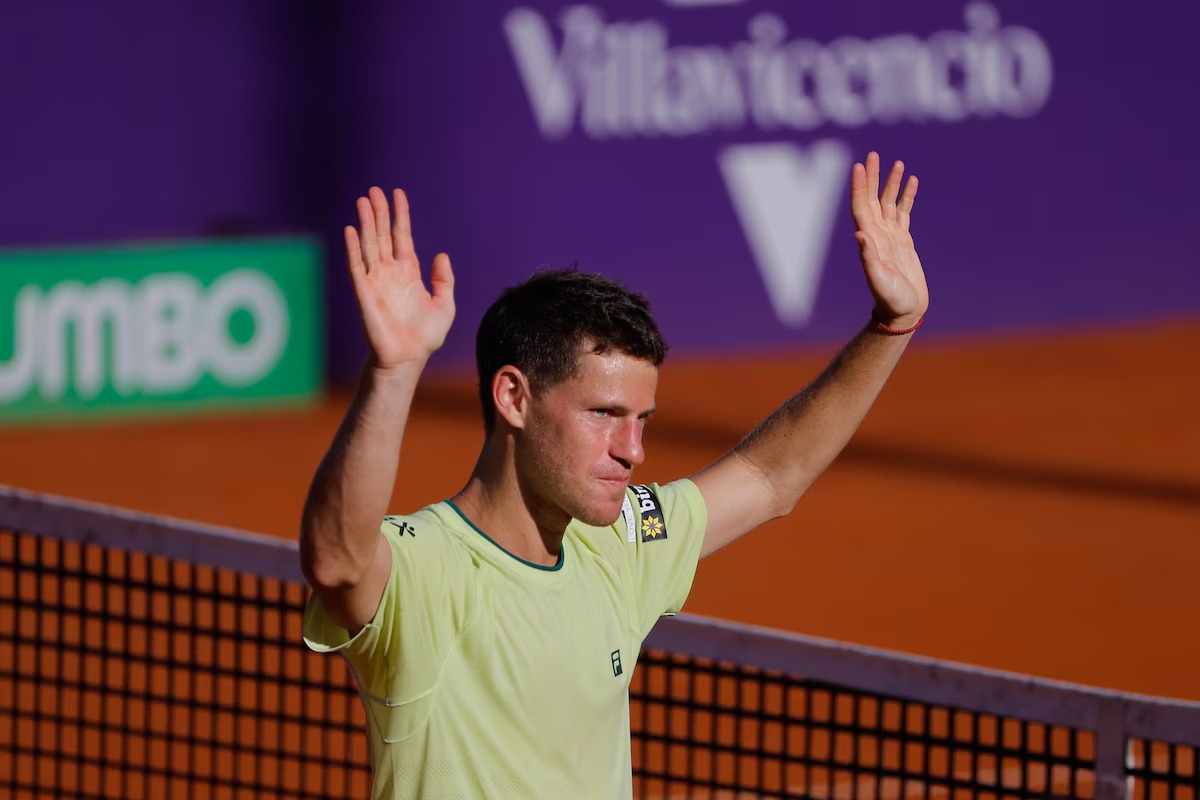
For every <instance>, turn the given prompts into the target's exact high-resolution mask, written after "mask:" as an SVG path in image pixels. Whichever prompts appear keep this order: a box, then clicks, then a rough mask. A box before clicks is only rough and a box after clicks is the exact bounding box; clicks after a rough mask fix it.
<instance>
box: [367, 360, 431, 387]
mask: <svg viewBox="0 0 1200 800" xmlns="http://www.w3.org/2000/svg"><path fill="white" fill-rule="evenodd" d="M428 360H429V359H428V358H417V359H411V360H408V361H398V362H396V363H392V364H386V365H385V364H380V363H379V361H378V360H377V359H376V358H375V357H374V356H371V357H370V358H368V359H367V365H366V372H367V375H368V376H369V377H370V378H371V379H373V380H374V381H376V382H379V383H395V382H401V383H407V382H410V381H415V380H416V379H417V378H419V377H420V376H421V373H422V372H424V370H425V363H426V362H427V361H428Z"/></svg>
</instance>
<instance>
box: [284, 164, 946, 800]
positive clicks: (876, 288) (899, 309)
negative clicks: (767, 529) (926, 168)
mask: <svg viewBox="0 0 1200 800" xmlns="http://www.w3.org/2000/svg"><path fill="white" fill-rule="evenodd" d="M879 177H880V168H879V157H878V156H877V155H876V154H875V153H871V154H870V155H869V156H868V157H867V159H866V163H865V165H864V164H855V166H854V169H853V172H852V175H851V210H852V212H853V216H854V219H855V222H856V224H857V227H858V232H857V233H856V238H857V239H858V242H859V251H860V257H861V260H862V263H863V267H864V271H865V273H866V276H867V284H868V286H869V288H870V291H871V294H872V295H873V297H874V310H873V314H872V319H871V321H870V322H869V323H867V324H866V326H865V327H864V328H863V329H862V330H861V331H860V332H859V333H858V335H857V336H855V337H854V339H853V340H852V341H851V342H850V343H849V344H848V345H847V346H846V347H845V348H843V350H842V351H841V352H840V353H839V354H838V355H837V357H836V358H835V359H834V360H833V362H832V363H831V364H830V365H829V367H828V368H827V369H826V370H825V371H824V372H823V373H822V374H821V376H820V377H818V378H817V379H816V380H815V381H814V382H813V383H812V384H811V385H810V386H808V387H807V388H805V389H804V390H803V391H801V392H800V393H799V394H797V395H795V396H794V397H792V398H791V399H790V400H788V401H787V402H786V403H784V405H783V406H781V407H780V408H779V409H778V410H777V411H776V412H775V413H773V414H772V415H771V416H770V417H768V418H767V419H766V420H764V421H763V423H762V424H760V425H759V426H758V427H757V428H756V429H755V430H754V431H753V432H752V433H750V434H749V435H748V436H747V437H746V439H745V440H744V441H742V443H741V444H739V445H738V446H737V447H736V448H734V450H733V451H731V452H730V453H729V454H727V455H726V456H724V457H723V458H721V459H720V460H718V461H717V462H716V463H714V464H712V465H711V466H709V467H707V468H706V469H704V470H702V471H701V472H699V473H697V474H696V475H694V476H692V478H691V479H684V480H679V481H676V482H673V483H669V484H666V485H662V486H659V485H652V486H629V485H628V484H629V481H630V477H631V474H632V471H633V468H634V467H635V466H636V465H637V464H639V463H641V462H642V460H643V457H644V453H643V450H642V430H643V427H644V425H645V424H646V420H647V418H648V417H649V416H650V415H651V414H652V413H653V411H654V397H655V388H656V385H657V380H658V367H659V365H660V364H661V362H662V359H663V356H664V355H665V351H666V346H665V344H663V342H662V338H661V336H660V335H659V333H658V330H657V327H656V326H655V325H654V321H653V319H652V318H651V317H650V314H649V311H648V308H647V305H646V303H645V301H644V299H643V298H641V296H640V295H634V294H631V293H630V292H628V291H626V290H625V289H624V288H623V287H621V286H620V285H619V284H616V283H615V282H612V281H609V280H607V279H604V278H601V277H599V276H593V275H586V274H583V273H577V272H571V271H564V272H551V273H543V274H540V275H536V276H534V277H533V278H531V279H530V280H529V281H526V282H525V283H524V284H521V285H519V286H517V287H513V288H511V289H509V290H508V291H506V292H505V293H504V295H502V296H501V298H500V299H499V300H498V301H497V302H496V304H495V305H493V307H492V308H491V309H490V310H489V311H488V313H487V315H485V318H484V320H483V322H482V324H481V326H480V329H479V335H478V341H477V355H478V366H479V370H480V374H479V380H480V397H481V400H482V402H483V408H484V420H485V441H484V444H483V447H482V450H481V452H480V455H479V459H478V461H477V462H476V464H475V468H474V470H473V472H472V473H471V476H470V478H469V480H468V481H467V484H466V486H465V487H464V488H463V489H462V491H460V492H459V493H458V494H457V495H455V496H454V497H453V498H452V499H451V500H447V501H445V502H442V503H436V504H434V505H431V506H428V507H427V508H424V509H421V510H420V511H418V512H416V513H414V514H411V515H407V516H391V517H389V516H385V515H386V514H387V506H388V503H389V500H390V496H391V491H392V486H393V483H394V480H395V477H396V470H397V467H398V463H399V453H400V444H401V439H402V436H403V432H404V425H405V422H406V421H407V418H408V413H409V407H410V403H411V400H412V396H413V391H414V389H415V387H416V384H417V379H418V377H419V376H420V373H421V370H422V368H423V367H424V365H425V362H426V360H427V359H428V358H429V356H430V355H431V354H432V353H433V352H434V351H435V350H436V349H437V348H438V347H439V346H440V345H441V344H442V341H443V340H444V338H445V336H446V333H447V331H448V330H449V327H450V323H451V320H452V318H453V316H454V299H453V292H454V276H453V273H452V271H451V267H450V261H449V259H448V258H447V257H446V255H445V254H440V255H438V256H437V257H436V258H435V259H434V260H433V265H432V270H431V275H430V289H429V290H426V288H425V286H424V284H423V282H422V279H421V275H420V270H419V267H418V264H417V260H416V257H415V255H414V252H413V244H412V236H411V233H410V229H409V216H408V208H407V201H406V199H405V196H404V195H403V193H402V192H400V191H399V190H397V191H396V192H395V196H394V201H393V203H394V209H395V224H394V227H393V226H392V225H391V223H390V222H389V216H390V215H389V208H388V203H387V199H386V197H385V196H384V194H383V192H382V191H381V190H380V189H378V188H372V189H371V191H370V193H369V197H368V198H359V200H358V216H359V228H358V230H355V229H354V228H352V227H348V228H347V229H346V232H345V234H346V251H347V257H348V261H349V269H350V277H351V279H352V281H353V283H354V288H355V292H356V295H357V298H358V302H359V306H360V309H361V312H362V318H363V323H364V327H365V330H366V334H367V339H368V341H369V343H370V349H371V357H370V361H369V363H368V366H367V368H366V369H365V370H364V374H363V378H362V383H361V385H360V387H359V390H358V393H357V395H356V397H355V399H354V401H353V403H352V405H351V407H350V409H349V410H348V412H347V414H346V418H345V421H344V422H343V424H342V426H341V428H340V429H339V431H338V433H337V435H336V437H335V438H334V441H333V443H332V445H331V447H330V450H329V452H328V454H327V455H326V457H325V459H324V460H323V461H322V463H321V465H320V467H319V468H318V470H317V474H316V476H315V478H314V480H313V484H312V488H311V490H310V492H309V496H308V501H307V504H306V507H305V510H304V518H303V527H302V531H301V542H300V544H301V557H302V561H303V568H304V574H305V576H306V577H307V578H308V581H309V583H310V584H311V586H312V588H313V597H312V599H311V600H310V603H309V608H308V610H307V612H306V617H305V641H306V642H307V643H308V644H309V646H310V647H313V648H314V649H316V650H322V651H339V652H341V653H343V654H344V655H345V657H346V658H347V660H348V661H349V663H350V666H351V668H352V669H353V671H354V673H355V677H356V679H357V681H358V684H359V688H360V692H361V695H362V700H363V704H364V707H365V709H366V716H367V720H368V735H369V738H370V744H371V763H372V766H373V769H374V785H373V790H372V797H374V798H377V799H378V798H411V797H426V798H432V797H437V798H452V797H453V798H492V797H496V798H527V797H528V798H533V797H537V798H543V797H545V798H606V799H607V798H613V797H630V796H631V795H632V778H631V769H630V741H629V715H628V694H627V689H628V685H629V679H630V676H631V674H632V672H633V665H634V662H635V660H636V657H637V654H638V651H639V650H640V647H641V643H642V640H643V639H644V638H645V636H646V635H647V633H648V632H649V630H650V628H651V627H652V626H653V624H654V622H655V620H656V619H658V617H660V616H662V615H664V614H671V613H675V612H676V611H678V610H679V609H680V608H681V607H682V605H683V602H684V599H685V598H686V596H687V594H688V591H689V589H690V587H691V582H692V577H693V575H694V573H695V568H696V563H697V560H698V559H699V558H702V557H704V556H706V555H708V554H710V553H713V552H715V551H716V550H718V549H720V548H721V547H724V546H725V545H727V544H729V543H730V542H732V541H734V540H735V539H737V538H738V537H740V536H741V535H742V534H744V533H746V532H748V531H750V530H752V529H754V528H756V527H758V526H759V525H761V524H762V523H764V522H766V521H768V520H770V519H773V518H775V517H779V516H782V515H784V514H787V513H788V512H789V511H790V510H791V509H792V508H793V506H794V505H795V504H796V502H797V501H798V500H799V499H800V497H801V495H803V494H804V492H805V490H807V488H808V487H809V486H810V485H811V484H812V482H813V481H814V480H816V478H817V476H818V475H820V474H821V472H822V471H824V470H825V468H826V467H827V466H828V465H829V464H830V463H831V462H832V461H833V459H834V458H835V456H836V455H837V454H838V452H839V451H840V450H841V449H842V447H843V446H844V445H845V444H846V442H847V441H848V440H849V439H850V436H851V435H852V433H853V432H854V430H855V429H856V428H857V427H858V425H859V423H860V422H861V421H862V419H863V417H864V416H865V415H866V413H867V410H868V409H869V408H870V406H871V404H872V402H873V401H874V399H875V397H876V396H877V395H878V393H879V391H880V389H881V388H882V387H883V384H884V381H885V380H886V379H887V377H888V375H889V374H890V373H891V371H892V369H893V368H894V366H895V365H896V363H897V361H898V360H899V358H900V355H901V353H902V352H903V350H904V348H905V346H906V344H907V341H908V339H909V338H910V336H909V334H911V332H912V331H913V330H915V329H916V328H917V327H918V326H919V325H920V322H921V320H922V318H923V315H924V312H925V309H926V306H927V305H928V292H927V289H926V286H925V278H924V273H923V271H922V268H921V263H920V261H919V259H918V258H917V254H916V250H915V248H914V246H913V241H912V237H911V236H910V235H909V232H908V230H909V214H910V212H911V211H912V207H913V202H914V200H915V198H916V192H917V182H916V179H915V178H909V180H908V182H907V184H905V186H904V190H903V192H901V181H902V178H903V165H902V164H900V163H899V162H897V163H896V164H895V166H893V168H892V170H891V172H890V173H889V175H888V177H887V180H886V183H885V185H884V186H883V188H882V193H881V192H880V189H879ZM381 520H383V523H382V525H381V524H380V521H381Z"/></svg>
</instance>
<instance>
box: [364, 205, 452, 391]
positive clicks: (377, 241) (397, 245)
mask: <svg viewBox="0 0 1200 800" xmlns="http://www.w3.org/2000/svg"><path fill="white" fill-rule="evenodd" d="M367 195H368V196H367V197H360V198H358V202H357V204H356V205H357V208H358V224H359V228H358V230H355V229H354V227H353V226H349V225H347V226H346V230H345V234H346V261H347V264H348V266H349V269H350V279H351V281H352V282H353V283H354V293H355V296H356V297H357V298H358V307H359V310H360V311H361V313H362V321H363V328H364V329H365V331H366V334H367V342H368V344H370V346H371V357H372V359H373V362H372V365H373V366H374V367H376V368H377V369H382V370H388V369H391V368H394V367H403V366H407V365H417V366H420V365H423V364H424V362H425V361H426V360H427V359H428V358H429V356H431V355H432V354H433V352H434V351H435V350H437V349H438V348H439V347H441V346H442V342H444V341H445V340H446V334H447V332H449V330H450V323H451V322H453V321H454V272H453V270H452V269H451V268H450V257H449V256H447V255H446V254H445V253H439V254H438V255H437V256H436V257H434V259H433V268H432V270H431V272H430V276H429V285H430V289H429V290H427V289H426V288H425V284H424V282H423V281H422V280H421V266H420V264H419V263H418V262H417V254H416V252H415V251H414V250H413V241H412V228H411V225H410V223H409V217H408V199H407V198H406V197H405V196H404V192H402V191H401V190H399V189H396V190H395V193H394V196H393V197H394V204H395V212H396V222H395V225H394V226H393V225H392V224H391V222H390V215H389V213H388V203H387V197H386V196H385V195H384V193H383V190H382V189H380V188H379V187H377V186H373V187H371V190H370V191H369V192H368V193H367Z"/></svg>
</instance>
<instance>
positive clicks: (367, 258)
mask: <svg viewBox="0 0 1200 800" xmlns="http://www.w3.org/2000/svg"><path fill="white" fill-rule="evenodd" d="M354 205H355V208H357V209H358V229H359V231H360V232H361V233H360V235H359V236H358V239H359V241H360V245H361V246H360V249H361V250H362V256H363V262H364V263H365V264H366V268H367V272H370V271H371V270H372V269H374V268H375V266H376V265H378V264H379V238H378V237H377V236H376V235H375V211H374V210H373V209H372V208H371V201H370V200H368V199H367V198H365V197H360V198H358V200H357V202H355V204H354Z"/></svg>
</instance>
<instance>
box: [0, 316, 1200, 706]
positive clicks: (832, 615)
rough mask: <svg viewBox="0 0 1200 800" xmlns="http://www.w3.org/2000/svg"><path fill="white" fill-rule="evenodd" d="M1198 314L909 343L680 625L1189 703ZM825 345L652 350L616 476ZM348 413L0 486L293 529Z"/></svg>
mask: <svg viewBox="0 0 1200 800" xmlns="http://www.w3.org/2000/svg"><path fill="white" fill-rule="evenodd" d="M1198 347H1200V324H1198V323H1197V322H1196V321H1194V320H1176V321H1159V322H1155V323H1152V324H1150V323H1148V324H1144V325H1140V326H1129V327H1126V328H1124V329H1121V330H1115V331H1113V330H1109V331H1104V332H1102V333H1091V334H1088V333H1072V334H1069V335H1068V334H1056V335H1054V336H1049V335H1033V334H1026V335H1024V336H1009V337H1006V338H1004V339H1002V340H1001V339H996V340H976V341H967V340H963V339H955V340H953V341H950V340H947V339H944V338H942V339H939V338H938V337H937V336H936V332H934V333H933V335H928V336H925V337H924V338H920V337H919V338H918V339H917V340H916V341H915V342H914V344H913V346H912V348H911V350H910V352H909V354H908V356H907V357H906V360H905V361H904V362H903V363H902V365H901V368H900V370H899V372H898V373H897V374H896V376H895V377H894V378H893V380H892V382H891V383H890V384H889V386H888V388H887V389H886V390H885V393H884V395H883V397H882V399H881V400H880V402H879V403H878V404H877V406H876V408H875V410H874V411H873V412H872V414H871V416H870V417H869V418H868V420H867V422H866V424H865V426H864V427H863V429H862V430H861V431H860V433H859V435H858V436H857V437H856V438H855V440H854V441H853V442H852V444H851V445H850V447H849V448H848V450H847V451H846V452H845V453H844V454H843V456H842V458H841V459H840V460H839V461H838V462H837V463H836V464H835V465H834V467H833V468H832V469H831V470H830V471H829V472H828V473H827V474H826V475H825V476H824V478H823V479H822V480H821V481H819V482H818V484H817V485H816V487H815V488H814V489H813V490H812V491H811V493H810V494H809V496H808V497H807V498H806V499H805V500H804V501H803V502H802V503H801V506H800V507H799V508H798V509H797V511H796V512H795V514H793V515H792V516H791V517H789V518H787V519H785V520H781V521H778V522H776V523H774V524H772V525H770V526H768V527H767V528H764V529H763V530H761V531H759V532H757V533H756V534H754V535H753V536H751V537H750V538H748V539H746V540H743V541H742V542H739V543H738V544H736V545H734V546H733V547H731V548H729V549H727V550H726V551H723V552H721V553H719V554H717V555H716V556H714V557H713V558H711V559H709V560H707V561H705V562H704V563H703V564H702V565H701V567H700V572H699V575H698V577H697V579H696V583H695V586H694V588H693V591H692V595H691V598H690V601H689V604H688V607H687V610H688V611H689V612H692V613H697V614H704V615H711V616H716V617H721V618H726V619H731V620H739V621H745V622H752V623H757V624H761V625H768V626H774V627H779V628H785V629H790V630H796V631H803V632H806V633H810V634H815V635H819V636H826V637H832V638H837V639H843V640H848V641H853V642H860V643H866V644H870V645H875V646H880V647H885V648H891V649H896V650H903V651H908V652H913V653H920V654H925V655H930V656H935V657H940V658H946V659H952V660H956V661H962V662H968V663H972V664H980V665H986V666H990V667H996V668H1001V669H1006V670H1012V671H1016V672H1023V673H1033V674H1037V675H1043V676H1048V677H1053V678H1059V679H1064V680H1069V681H1075V682H1080V683H1087V684H1093V685H1096V686H1103V687H1111V688H1117V689H1122V690H1126V691H1133V692H1141V693H1149V694H1159V695H1166V696H1172V697H1179V698H1188V699H1193V700H1200V682H1198V681H1197V680H1196V678H1195V674H1196V671H1195V665H1196V663H1197V662H1200V639H1198V637H1197V636H1196V635H1195V625H1196V620H1197V619H1198V618H1200V592H1198V591H1197V589H1196V587H1197V583H1196V578H1195V573H1196V569H1197V565H1200V457H1197V453H1198V452H1200V421H1198V419H1197V413H1196V412H1197V408H1198V406H1197V400H1196V398H1197V396H1200V373H1198V372H1197V370H1196V368H1195V352H1196V350H1197V348H1198ZM828 355H830V352H829V351H818V350H812V351H807V352H804V353H788V352H779V353H776V354H771V355H764V354H757V355H752V356H747V357H742V358H732V357H731V358H729V359H728V360H723V361H716V360H713V361H707V362H697V361H692V360H688V359H686V358H679V359H676V360H674V361H668V363H667V365H666V366H665V368H664V372H663V375H662V381H661V384H660V390H659V398H658V399H659V414H658V415H657V416H656V418H655V420H654V422H653V423H652V424H651V425H650V426H649V427H648V430H647V449H648V453H649V458H648V460H647V463H646V464H645V465H644V467H642V468H641V470H640V472H639V474H638V476H637V477H638V479H639V480H643V481H651V480H653V481H666V480H670V479H672V478H675V477H678V476H681V475H686V474H689V473H691V472H693V471H695V470H697V469H699V468H700V467H702V466H703V465H704V464H706V463H707V462H708V461H710V460H711V459H713V458H714V457H716V456H718V455H719V454H720V453H722V452H723V451H724V450H725V449H727V448H728V447H730V446H731V445H733V444H734V443H735V442H736V441H737V439H738V438H739V436H740V435H741V433H743V432H744V431H745V430H746V429H747V428H748V427H749V426H750V425H752V424H753V423H754V422H755V421H756V420H757V419H758V418H760V417H761V416H762V415H763V414H765V413H767V412H768V411H770V410H771V409H772V408H774V406H775V405H776V404H777V403H778V402H779V401H781V400H782V399H783V398H784V397H785V396H787V395H788V394H789V393H790V392H791V391H794V390H795V389H796V388H798V387H800V386H801V385H803V384H804V383H805V382H806V381H807V380H808V379H810V378H811V377H812V376H814V375H815V374H816V372H817V370H819V369H820V367H821V366H822V365H823V363H824V361H825V359H826V358H827V357H828ZM473 392H474V389H473V382H472V381H471V380H470V379H468V378H465V377H462V378H454V377H445V376H443V377H440V378H438V379H437V380H434V381H430V382H428V383H427V385H426V386H425V387H424V388H423V390H422V391H421V393H420V395H419V398H418V403H417V408H416V412H415V414H414V418H413V420H412V421H411V423H410V426H409V434H408V439H407V442H406V449H405V454H404V458H403V463H402V466H401V476H400V481H399V484H398V486H397V490H396V494H395V497H394V502H393V506H394V507H395V508H396V509H398V510H401V509H410V508H413V507H416V506H419V505H422V504H424V503H426V502H430V501H434V500H438V499H441V498H444V497H446V496H449V495H450V494H453V493H454V492H455V491H456V490H457V489H458V488H459V487H460V483H461V482H462V481H463V480H464V479H465V476H466V474H467V472H468V471H469V468H470V465H471V463H472V461H473V459H474V456H475V454H476V449H477V447H478V443H479V440H480V424H479V422H478V420H477V412H476V407H475V404H476V401H475V398H474V394H473ZM346 402H347V395H346V394H345V393H344V392H341V393H332V394H330V395H329V396H328V397H327V398H325V399H324V400H323V401H322V402H321V403H319V404H317V405H315V406H313V407H310V408H303V409H289V410H278V411H269V412H267V411H259V412H253V413H245V414H239V415H237V416H224V417H207V418H201V419H189V420H139V421H125V422H109V423H104V424H88V425H73V426H70V427H45V426H43V427H30V428H23V429H16V428H8V429H4V430H0V452H3V454H4V458H3V459H2V460H0V482H3V483H7V484H11V485H14V486H18V487H23V488H28V489H33V490H37V491H42V492H49V493H54V494H61V495H67V496H71V497H78V498H85V499H88V500H93V501H99V502H103V503H109V504H113V505H117V506H125V507H129V508H133V509H137V510H142V511H150V512H155V513H160V514H167V515H171V516H175V517H181V518H185V519H192V520H198V521H204V522H209V523H216V524H220V525H226V526H233V527H237V528H242V529H246V530H253V531H260V532H265V533H269V534H273V535H277V536H281V537H294V536H295V534H296V527H297V521H298V518H299V512H300V505H301V502H302V500H303V496H304V492H305V489H306V487H307V484H308V480H309V478H310V476H311V474H312V471H313V468H314V467H315V465H316V463H317V461H318V459H319V458H320V456H321V454H322V453H323V451H324V448H325V446H326V444H327V443H328V441H329V439H330V437H331V436H332V434H333V431H334V429H335V428H336V426H337V424H338V422H339V420H340V417H341V414H342V411H343V410H344V408H345V405H346Z"/></svg>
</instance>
